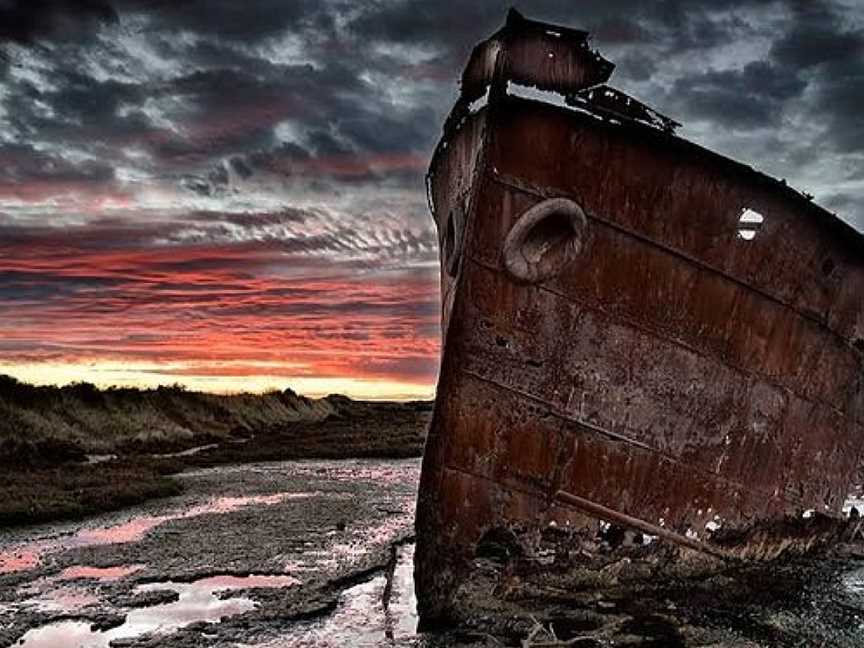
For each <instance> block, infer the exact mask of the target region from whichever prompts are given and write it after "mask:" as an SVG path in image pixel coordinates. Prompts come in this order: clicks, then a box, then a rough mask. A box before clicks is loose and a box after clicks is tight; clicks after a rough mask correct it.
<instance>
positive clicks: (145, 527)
mask: <svg viewBox="0 0 864 648" xmlns="http://www.w3.org/2000/svg"><path fill="white" fill-rule="evenodd" d="M311 495H312V494H311V493H276V494H273V495H257V496H244V497H219V498H215V499H212V500H210V501H208V502H206V503H204V504H201V505H199V506H193V507H191V508H186V509H177V510H174V511H171V512H169V513H166V514H164V515H155V516H148V515H145V516H138V517H134V518H132V519H130V520H128V521H126V522H122V523H120V524H113V525H110V526H97V527H84V528H82V529H80V530H78V531H77V532H75V533H71V534H68V535H61V536H59V537H58V536H49V537H43V538H38V539H35V540H31V541H29V542H25V543H21V544H18V545H14V546H12V547H7V548H5V549H3V550H2V551H0V574H10V573H13V572H20V571H25V570H28V569H35V568H36V567H38V566H39V565H40V563H41V562H42V559H43V557H44V556H45V555H47V554H52V553H58V552H61V551H66V550H68V549H77V548H81V547H90V546H94V545H105V544H115V543H124V542H134V541H136V540H140V539H141V538H143V537H144V536H145V535H147V533H149V532H150V531H152V530H153V529H155V528H156V527H158V526H160V525H162V524H165V523H166V522H169V521H171V520H180V519H186V518H191V517H196V516H199V515H206V514H210V513H216V514H218V513H230V512H232V511H236V510H239V509H241V508H245V507H249V506H262V505H263V506H268V505H273V504H278V503H279V502H282V501H284V500H286V499H288V498H303V497H310V496H311Z"/></svg>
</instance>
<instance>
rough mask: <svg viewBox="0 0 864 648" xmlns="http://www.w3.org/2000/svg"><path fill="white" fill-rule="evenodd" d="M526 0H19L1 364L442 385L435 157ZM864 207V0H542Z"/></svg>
mask: <svg viewBox="0 0 864 648" xmlns="http://www.w3.org/2000/svg"><path fill="white" fill-rule="evenodd" d="M510 4H511V3H508V2H494V1H491V0H482V1H480V2H470V1H466V2H462V3H458V4H453V3H445V2H430V1H428V0H356V1H353V0H352V1H350V2H347V1H342V0H334V1H326V0H320V1H314V0H242V1H241V0H236V1H234V0H188V1H184V0H170V1H169V0H65V1H60V0H57V1H50V0H0V373H8V374H11V375H14V376H16V377H18V378H20V379H23V380H27V381H30V382H38V383H66V382H70V381H77V380H84V381H89V382H93V383H96V384H98V385H102V386H107V385H112V384H116V385H138V386H147V385H157V384H167V383H181V384H185V385H187V386H189V387H191V388H196V389H205V390H210V391H241V390H248V391H262V390H266V389H272V388H275V389H283V388H286V387H291V388H293V389H295V390H297V391H300V392H303V393H306V394H309V395H322V394H327V393H332V392H341V393H346V394H348V395H351V396H354V397H365V398H369V397H371V398H415V397H430V396H431V395H433V393H434V383H435V379H436V374H437V361H438V354H439V347H440V332H439V321H440V318H439V296H438V279H437V277H438V252H437V237H436V235H435V231H434V227H433V223H432V219H431V217H430V215H429V213H428V209H427V207H426V200H425V193H424V188H423V176H424V174H425V171H426V166H427V164H428V160H429V156H430V154H431V151H432V149H433V147H434V145H435V143H436V141H437V139H438V137H439V135H440V129H441V126H442V124H443V121H444V118H445V116H446V114H447V112H448V111H449V109H450V107H451V106H452V104H453V102H454V100H455V97H456V94H457V92H458V76H459V73H460V71H461V69H462V67H463V65H464V63H465V61H466V58H467V56H468V54H469V53H470V51H471V48H472V46H473V45H474V44H475V43H476V42H477V41H479V40H481V39H483V38H485V37H487V36H488V35H489V34H491V33H492V32H493V31H494V30H495V29H497V28H498V27H499V26H500V25H501V24H502V23H503V20H504V17H505V13H506V10H507V8H508V7H509V5H510ZM513 4H515V6H516V7H517V8H518V9H519V10H520V11H522V13H524V14H525V15H527V16H528V17H531V18H536V19H540V20H548V21H551V22H556V23H559V24H564V25H569V26H572V27H577V28H583V29H587V30H590V31H591V32H592V33H593V41H592V44H593V46H595V47H597V48H598V49H599V50H600V51H601V52H602V53H603V54H604V56H606V58H608V59H610V60H612V61H613V62H615V63H616V64H617V68H616V71H615V73H614V74H613V77H612V80H611V84H612V85H614V86H615V87H618V88H619V89H622V90H624V91H626V92H628V93H630V94H633V95H635V96H636V97H638V98H640V99H641V100H643V101H645V102H646V103H648V104H650V105H652V106H653V107H655V108H656V109H658V110H659V111H660V112H662V113H664V114H667V115H669V116H670V117H672V118H674V119H676V120H677V121H680V122H682V123H683V127H682V128H681V129H679V131H678V134H679V135H681V136H683V137H686V138H688V139H691V140H694V141H696V142H698V143H699V144H702V145H704V146H707V147H709V148H712V149H715V150H717V151H719V152H721V153H723V154H726V155H729V156H731V157H734V158H736V159H739V160H742V161H744V162H747V163H748V164H752V165H753V166H756V167H757V168H759V169H760V170H763V171H765V172H767V173H770V174H772V175H774V176H777V177H782V178H786V179H787V181H788V182H789V183H790V184H791V185H793V186H795V187H797V188H799V189H802V190H805V191H807V192H809V193H811V194H813V195H814V196H815V200H816V202H818V203H819V204H821V205H822V206H824V207H826V208H827V209H829V210H831V211H834V212H836V213H838V215H839V216H840V217H841V218H843V219H844V220H846V221H848V222H850V223H852V224H853V225H854V226H855V227H857V228H858V229H859V230H864V119H862V117H861V114H862V113H861V102H862V99H864V0H832V1H828V0H781V1H771V2H767V1H762V0H752V1H745V0H663V1H658V2H651V1H649V0H604V2H596V1H594V0H592V1H587V0H585V1H583V0H566V1H565V0H559V1H552V0H540V1H536V2H521V3H520V2H516V3H513Z"/></svg>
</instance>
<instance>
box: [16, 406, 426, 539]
mask: <svg viewBox="0 0 864 648" xmlns="http://www.w3.org/2000/svg"><path fill="white" fill-rule="evenodd" d="M329 402H330V403H331V404H334V403H335V405H336V407H335V408H334V411H333V412H332V413H329V414H327V415H325V416H323V417H321V418H319V419H313V420H298V421H295V422H289V423H286V424H284V425H274V426H270V427H266V428H262V429H259V430H255V431H253V430H248V429H247V430H242V432H241V433H239V434H230V435H225V436H220V437H214V436H213V435H211V434H201V435H198V436H192V437H189V438H183V439H175V440H174V441H173V442H167V441H162V442H158V443H157V442H154V443H137V444H131V445H127V446H125V447H122V448H115V447H109V448H107V450H109V451H113V452H110V453H109V452H106V453H105V454H104V455H102V456H99V457H96V458H95V460H94V458H90V459H89V460H88V457H87V455H86V454H85V453H83V452H82V451H81V450H80V448H79V449H74V451H71V450H70V451H68V452H67V453H65V454H64V453H61V452H54V453H48V454H47V455H46V456H44V457H42V458H41V460H39V461H34V460H32V459H31V460H24V459H22V458H21V457H16V456H15V455H11V456H10V455H7V456H5V457H3V459H0V495H2V497H0V529H9V528H14V527H20V526H26V525H30V524H36V523H45V522H55V521H60V520H78V519H84V518H86V517H89V516H91V515H95V514H97V513H105V512H109V511H116V510H120V509H123V508H125V507H127V506H131V505H135V504H140V503H142V502H146V501H148V500H151V499H158V498H164V497H170V496H173V495H178V494H180V493H181V492H182V491H183V485H182V481H181V480H178V479H177V478H176V475H178V474H179V473H181V472H183V471H184V470H188V469H198V468H206V467H216V466H222V465H229V464H244V463H253V462H262V461H288V460H295V459H355V458H379V459H401V458H411V457H419V456H421V455H422V452H423V444H424V442H425V432H426V424H427V422H428V419H429V416H431V409H432V403H431V402H427V401H419V402H409V403H401V402H392V401H351V400H350V399H347V398H344V397H329Z"/></svg>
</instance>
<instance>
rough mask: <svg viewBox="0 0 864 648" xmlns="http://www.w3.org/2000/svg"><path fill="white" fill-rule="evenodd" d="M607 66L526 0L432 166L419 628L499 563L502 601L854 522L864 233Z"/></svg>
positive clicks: (466, 78)
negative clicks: (727, 150)
mask: <svg viewBox="0 0 864 648" xmlns="http://www.w3.org/2000/svg"><path fill="white" fill-rule="evenodd" d="M612 70H613V65H612V63H610V62H609V61H607V60H605V59H604V58H603V57H602V56H601V55H600V54H598V53H597V52H596V51H594V50H593V49H592V48H591V47H590V45H589V42H588V34H587V33H586V32H584V31H577V30H574V29H568V28H564V27H559V26H555V25H549V24H544V23H540V22H535V21H531V20H528V19H526V18H524V17H522V16H520V15H519V14H518V13H516V12H515V11H511V13H510V14H509V15H508V18H507V21H506V24H505V25H504V27H503V28H502V29H501V30H500V31H498V32H497V33H495V34H494V35H493V36H491V37H490V38H489V39H488V40H486V41H484V42H482V43H481V44H479V45H478V46H477V47H476V48H475V49H474V51H473V53H472V55H471V57H470V60H469V61H468V64H467V67H466V69H465V71H464V73H463V76H462V82H461V94H460V96H459V98H458V100H457V103H456V105H455V107H454V108H453V110H452V112H451V114H450V116H449V118H448V119H447V121H446V123H445V125H444V132H443V137H442V139H441V141H440V143H439V144H438V146H437V149H436V150H435V153H434V157H433V158H432V161H431V166H430V169H429V174H428V194H429V200H430V208H431V211H432V214H433V217H434V219H435V223H436V225H437V228H438V231H439V236H440V238H439V240H440V249H441V294H442V327H443V349H442V363H441V371H440V376H439V384H438V391H437V398H436V402H435V407H434V414H433V419H432V422H431V426H430V430H429V436H428V440H427V446H426V453H425V456H424V460H423V471H422V478H421V486H420V496H419V500H418V510H417V552H416V563H415V566H416V587H417V595H418V601H419V610H420V614H421V618H422V619H423V620H424V621H426V622H434V621H435V620H438V619H444V618H448V617H451V616H453V615H454V613H455V612H454V610H455V608H456V606H457V602H458V601H459V600H460V597H463V598H464V597H465V596H467V594H466V593H465V592H466V591H468V590H467V589H466V588H468V589H470V587H471V586H472V585H471V584H472V583H474V582H476V579H475V575H476V572H477V570H479V569H487V567H488V565H489V564H492V563H494V564H495V569H496V570H497V571H495V572H494V577H493V578H492V581H491V583H492V585H494V587H493V589H492V590H491V591H492V592H493V593H494V595H495V596H497V597H506V596H507V595H508V592H509V593H512V592H513V591H516V590H519V588H522V589H528V588H534V589H536V588H542V587H544V586H546V585H549V583H551V582H552V581H554V584H555V586H556V587H557V588H558V590H559V591H561V590H566V589H567V588H568V587H575V586H576V585H574V583H575V582H576V581H574V580H570V581H568V580H567V577H568V576H567V575H568V574H576V573H582V574H583V575H584V573H588V572H592V571H593V573H598V570H600V571H602V570H604V569H607V568H608V566H609V565H610V564H612V563H613V561H617V562H616V563H615V564H623V565H630V566H631V567H632V568H633V569H635V566H636V565H640V564H644V565H648V566H649V569H650V566H651V565H655V566H656V565H658V564H661V562H662V568H663V569H667V570H668V569H669V568H670V567H669V565H676V566H682V568H683V566H687V565H697V564H698V565H700V568H705V566H706V565H709V566H710V565H711V564H714V563H717V564H724V563H726V562H727V561H735V560H747V561H767V560H771V559H773V558H776V557H777V556H780V555H782V554H783V553H784V552H789V551H803V550H806V549H808V548H810V547H812V546H814V544H817V543H820V542H823V541H830V540H831V539H832V538H834V537H836V536H837V533H838V532H839V529H841V528H843V527H844V525H846V526H848V523H846V522H844V513H843V504H844V501H845V500H846V498H847V495H848V494H849V492H850V489H851V487H852V485H853V483H854V482H855V479H856V470H857V469H858V467H859V466H860V464H861V456H862V450H864V237H862V235H861V234H859V233H858V232H857V231H855V230H854V229H853V228H851V227H850V226H849V225H847V224H845V223H844V222H843V221H841V220H840V219H838V218H837V217H836V216H834V215H833V214H831V213H829V212H827V211H826V210H824V209H822V208H820V207H819V206H817V205H816V204H815V203H814V202H812V200H811V199H810V197H809V196H807V195H806V194H802V193H799V192H797V191H795V190H793V189H792V188H790V187H789V186H787V185H786V183H785V182H783V181H778V180H775V179H773V178H771V177H768V176H766V175H764V174H762V173H760V172H758V171H756V170H754V169H752V168H751V167H749V166H747V165H745V164H742V163H739V162H736V161H733V160H731V159H728V158H726V157H724V156H721V155H718V154H717V153H714V152H712V151H709V150H706V149H705V148H703V147H700V146H698V145H696V144H694V143H691V142H689V141H686V140H685V139H683V138H680V137H678V136H676V135H675V129H676V128H677V127H678V126H679V124H677V123H676V122H674V121H673V120H671V119H669V118H667V117H664V116H663V115H661V114H659V113H658V112H656V111H655V110H653V109H651V108H650V107H648V106H646V105H645V104H643V103H641V102H639V101H637V100H636V99H634V98H632V97H629V96H627V95H626V94H624V93H622V92H621V91H619V90H616V89H614V88H612V87H610V86H608V85H606V83H607V81H608V80H609V77H610V75H611V73H612ZM660 555H662V556H663V560H662V561H659V559H658V556H660ZM676 568H677V567H676ZM541 572H542V573H543V574H545V576H543V577H542V578H535V579H534V580H533V581H532V574H533V575H536V574H538V573H541ZM616 574H619V575H620V570H619V571H618V572H616Z"/></svg>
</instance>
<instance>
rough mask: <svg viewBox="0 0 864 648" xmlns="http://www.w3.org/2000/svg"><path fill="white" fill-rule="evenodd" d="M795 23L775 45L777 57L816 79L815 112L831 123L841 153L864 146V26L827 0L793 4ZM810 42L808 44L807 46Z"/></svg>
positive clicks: (831, 136) (832, 138) (829, 131)
mask: <svg viewBox="0 0 864 648" xmlns="http://www.w3.org/2000/svg"><path fill="white" fill-rule="evenodd" d="M791 4H792V15H793V17H794V24H793V27H792V28H791V29H790V30H789V32H787V34H786V35H785V36H783V37H782V38H780V39H778V40H777V41H776V42H775V43H774V46H773V47H772V50H771V54H772V56H773V57H774V58H775V59H776V60H777V61H778V62H780V63H781V64H784V65H786V66H787V69H788V70H789V72H790V73H795V71H797V70H801V71H803V73H804V74H807V75H808V76H809V77H810V78H811V79H812V82H811V85H812V88H813V96H814V101H813V104H812V106H811V114H812V115H813V118H814V119H818V120H820V121H823V122H824V123H825V124H826V129H825V131H826V136H827V137H828V138H829V139H830V141H831V142H832V143H833V144H834V145H835V148H836V150H837V151H839V152H845V153H849V152H860V151H862V150H864V120H862V119H861V98H862V97H864V28H862V27H861V26H860V24H859V26H857V27H852V26H850V25H849V24H848V22H847V21H846V20H845V19H844V16H843V15H842V14H841V13H840V12H839V11H838V9H837V7H836V6H835V5H832V4H830V3H828V2H824V1H822V0H814V1H810V2H804V1H802V0H794V1H793V2H792V3H791ZM803 44H806V47H805V46H803Z"/></svg>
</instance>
